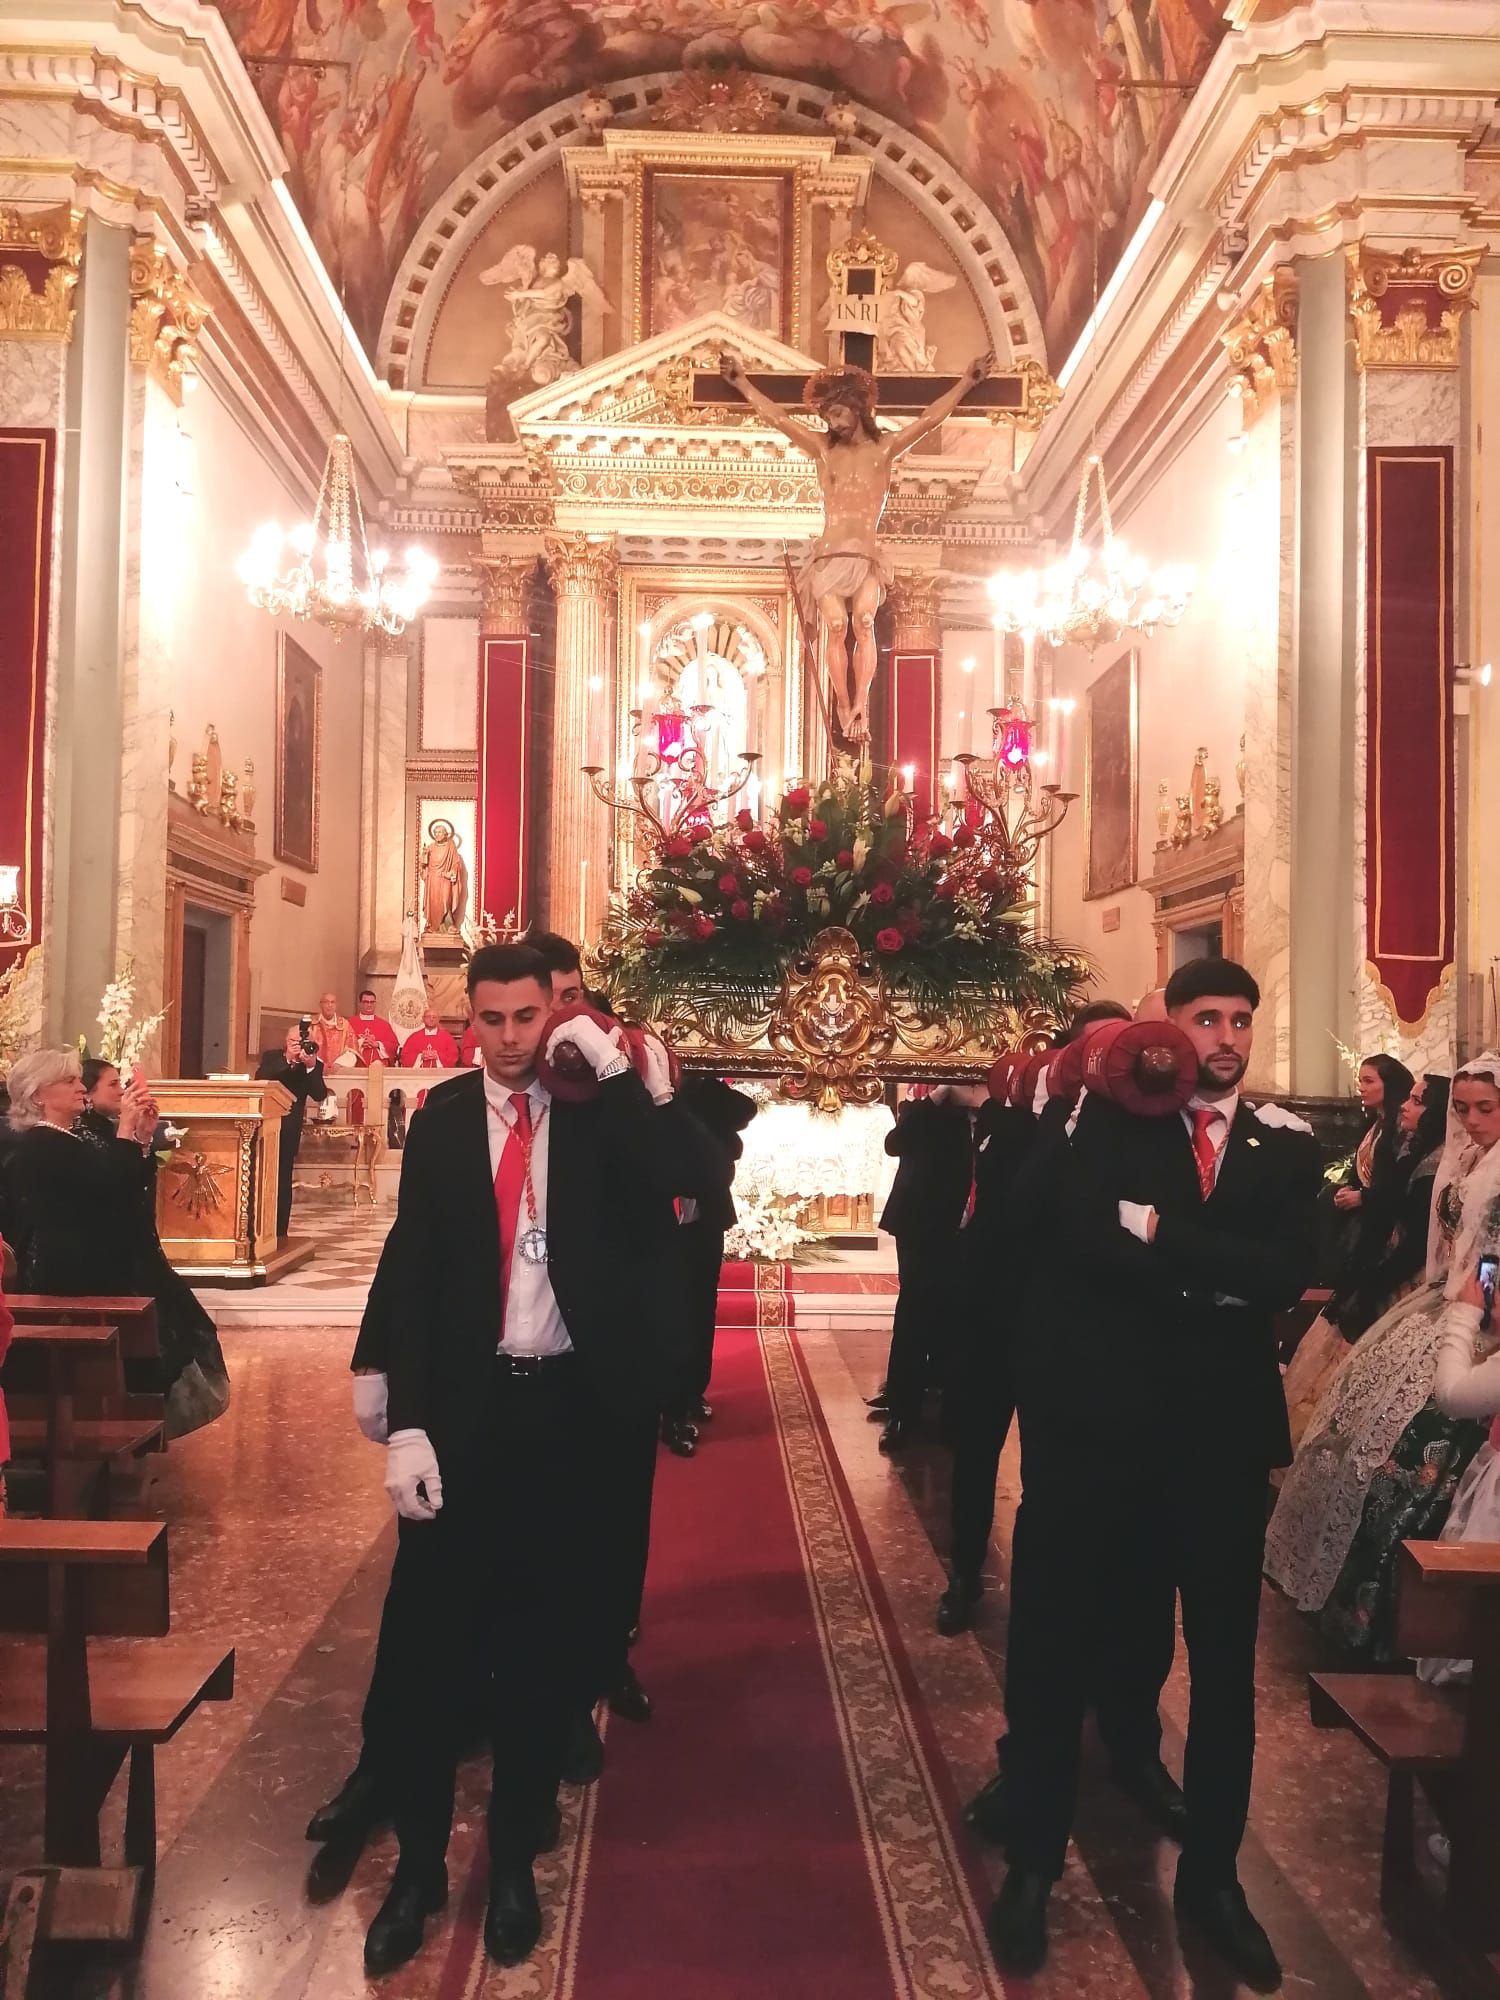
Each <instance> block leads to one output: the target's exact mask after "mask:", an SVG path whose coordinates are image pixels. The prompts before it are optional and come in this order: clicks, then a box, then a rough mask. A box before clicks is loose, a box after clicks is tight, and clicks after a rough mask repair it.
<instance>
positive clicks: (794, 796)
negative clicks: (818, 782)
mask: <svg viewBox="0 0 1500 2000" xmlns="http://www.w3.org/2000/svg"><path fill="white" fill-rule="evenodd" d="M811 804H812V793H811V792H810V791H809V790H808V789H807V787H806V785H794V786H793V787H792V789H791V790H790V791H789V792H788V793H787V794H786V796H785V797H784V798H783V799H782V801H781V810H782V811H783V812H789V813H805V812H806V811H807V808H808V807H809V806H810V805H811Z"/></svg>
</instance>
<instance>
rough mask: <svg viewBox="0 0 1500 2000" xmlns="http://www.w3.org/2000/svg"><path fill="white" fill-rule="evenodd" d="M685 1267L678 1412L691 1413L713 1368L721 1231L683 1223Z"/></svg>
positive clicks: (680, 1237)
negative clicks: (683, 1347) (682, 1365)
mask: <svg viewBox="0 0 1500 2000" xmlns="http://www.w3.org/2000/svg"><path fill="white" fill-rule="evenodd" d="M678 1240H679V1242H680V1243H681V1245H682V1251H683V1262H684V1264H685V1265H686V1268H687V1299H688V1315H689V1317H688V1343H687V1356H686V1372H685V1375H684V1379H683V1382H682V1385H681V1387H682V1414H683V1415H684V1416H691V1415H692V1413H693V1411H694V1410H695V1409H696V1408H697V1406H698V1404H699V1403H701V1402H702V1401H703V1398H704V1396H705V1395H706V1394H707V1393H708V1384H709V1380H710V1378H711V1377H712V1375H713V1372H714V1331H715V1328H716V1327H717V1325H718V1319H719V1273H720V1271H721V1269H722V1268H723V1264H724V1232H723V1230H722V1229H714V1228H711V1227H710V1225H709V1224H708V1223H706V1222H689V1223H685V1224H684V1225H683V1227H682V1229H681V1230H680V1231H679V1232H678Z"/></svg>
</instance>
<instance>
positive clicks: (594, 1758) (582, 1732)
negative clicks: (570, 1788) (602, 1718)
mask: <svg viewBox="0 0 1500 2000" xmlns="http://www.w3.org/2000/svg"><path fill="white" fill-rule="evenodd" d="M603 1769H604V1739H603V1737H602V1736H600V1734H599V1731H598V1729H597V1728H596V1727H595V1726H594V1711H593V1710H592V1709H591V1708H586V1709H584V1710H582V1712H581V1713H580V1714H578V1715H575V1716H574V1717H573V1719H572V1721H571V1722H570V1723H569V1724H568V1740H567V1742H566V1744H565V1745H564V1747H563V1766H562V1781H563V1783H564V1784H565V1785H592V1784H593V1783H594V1782H595V1780H596V1779H597V1778H598V1776H599V1774H600V1772H601V1771H602V1770H603Z"/></svg>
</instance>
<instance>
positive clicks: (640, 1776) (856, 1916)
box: [440, 1273, 1001, 2000]
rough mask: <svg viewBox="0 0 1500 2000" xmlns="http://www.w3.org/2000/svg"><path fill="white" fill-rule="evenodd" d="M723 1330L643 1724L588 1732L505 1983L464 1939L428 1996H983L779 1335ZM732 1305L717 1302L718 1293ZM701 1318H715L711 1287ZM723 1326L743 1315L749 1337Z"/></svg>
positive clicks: (774, 1324)
mask: <svg viewBox="0 0 1500 2000" xmlns="http://www.w3.org/2000/svg"><path fill="white" fill-rule="evenodd" d="M778 1275H779V1274H773V1273H764V1274H762V1275H761V1284H760V1286H759V1288H757V1289H756V1292H755V1302H756V1305H757V1306H758V1312H757V1314H756V1317H758V1318H759V1320H760V1322H761V1324H760V1330H759V1332H758V1333H757V1330H756V1329H755V1327H754V1326H752V1325H744V1324H741V1325H730V1326H725V1327H723V1328H722V1330H721V1331H720V1334H719V1339H718V1351H717V1359H716V1365H715V1370H714V1384H713V1402H714V1407H715V1412H716V1414H715V1418H714V1421H713V1424H712V1426H711V1429H710V1431H709V1433H708V1435H707V1436H706V1438H705V1441H704V1445H703V1448H702V1449H701V1450H700V1452H699V1455H698V1457H697V1458H696V1459H694V1460H692V1461H691V1462H688V1463H684V1462H682V1461H680V1460H677V1459H673V1458H669V1457H667V1456H665V1455H664V1456H663V1458H662V1460H661V1463H660V1467H659V1470H658V1476H657V1488H656V1513H655V1524H654V1532H653V1542H652V1554H651V1575H650V1581H649V1584H648V1588H647V1595H646V1606H645V1613H644V1620H643V1634H642V1638H641V1641H640V1645H639V1647H638V1649H637V1654H636V1660H637V1664H638V1666H639V1668H640V1672H641V1677H642V1679H643V1680H644V1681H645V1683H646V1685H647V1686H648V1687H649V1688H650V1690H651V1692H652V1694H653V1696H654V1697H655V1700H656V1705H657V1707H656V1718H655V1720H654V1721H653V1722H651V1723H650V1724H649V1725H647V1726H644V1727H641V1726H634V1727H632V1726H631V1725H629V1724H626V1723H620V1722H615V1723H613V1724H611V1725H610V1727H609V1729H608V1738H607V1743H608V1750H607V1761H606V1768H605V1774H604V1777H603V1780H602V1781H601V1783H600V1784H599V1785H598V1786H596V1787H595V1788H594V1789H593V1790H592V1791H591V1792H589V1793H587V1794H584V1795H582V1797H580V1795H579V1794H578V1793H576V1792H567V1791H565V1793H564V1800H565V1806H566V1814H567V1817H566V1825H565V1832H564V1843H563V1850H562V1851H561V1852H560V1853H559V1854H557V1855H554V1856H552V1857H549V1858H548V1859H547V1861H545V1862H544V1863H542V1864H540V1865H539V1871H538V1886H539V1888H540V1890H541V1894H542V1899H543V1906H544V1909H545V1911H546V1930H545V1933H544V1937H543V1942H542V1945H541V1947H540V1949H539V1951H538V1952H537V1954H536V1955H535V1957H534V1958H533V1959H532V1960H531V1961H530V1962H529V1963H528V1964H527V1965H526V1966H524V1967H520V1968H517V1969H516V1970H514V1971H511V1972H505V1971H502V1970H501V1969H500V1968H498V1967H496V1966H492V1965H489V1964H488V1963H487V1961H486V1960H485V1958H484V1955H483V1946H482V1943H481V1941H480V1938H479V1935H478V1932H479V1925H480V1922H481V1921H482V1916H483V1907H484V1902H483V1899H484V1863H483V1861H482V1859H481V1861H480V1862H479V1863H478V1864H477V1866H476V1870H475V1873H474V1876H473V1877H472V1878H471V1880H470V1882H469V1884H468V1886H467V1889H466V1891H465V1895H464V1899H463V1907H462V1910H461V1912H460V1914H459V1917H458V1921H457V1923H456V1925H455V1932H454V1936H453V1940H452V1948H451V1951H450V1953H449V1956H448V1961H447V1966H446V1969H445V1973H444V1977H443V1979H442V1983H441V1988H440V1995H441V2000H460V1996H462V2000H475V1996H483V2000H521V1996H525V2000H752V1996H753V2000H766V1996H768V1995H775V1996H776V2000H888V1997H889V2000H928V1996H931V1997H932V2000H939V1996H942V2000H967V1996H973V2000H981V1996H986V1995H990V1996H993V1995H998V1994H999V1993H1000V1991H1001V1988H1000V1986H999V1983H998V1980H997V1979H996V1977H995V1975H994V1974H993V1973H992V1972H991V1971H990V1970H989V1968H988V1964H987V1960H986V1954H985V1951H984V1945H983V1939H982V1934H981V1932H980V1929H979V1924H978V1918H977V1915H976V1913H975V1910H974V1907H973V1903H972V1900H971V1898H970V1896H969V1894H968V1890H967V1887H966V1885H965V1883H964V1880H963V1876H962V1871H961V1869H960V1867H959V1864H958V1862H957V1859H956V1855H955V1851H954V1844H953V1840H952V1836H951V1832H950V1830H949V1829H948V1827H947V1825H946V1824H945V1823H944V1817H943V1812H942V1809H941V1807H940V1806H939V1804H938V1803H937V1795H936V1793H935V1790H934V1787H933V1783H932V1779H931V1774H930V1772H929V1770H928V1768H927V1765H926V1762H925V1760H924V1756H923V1753H922V1750H921V1748H920V1746H919V1742H918V1737H917V1732H916V1730H915V1728H914V1726H913V1719H912V1717H911V1715H910V1712H909V1709H908V1707H907V1704H906V1700H905V1697H904V1695H903V1693H902V1691H901V1685H900V1680H899V1677H898V1675H897V1673H896V1671H895V1669H894V1665H893V1662H892V1660H891V1657H890V1653H889V1650H888V1648H889V1641H888V1637H887V1634H886V1633H885V1632H884V1631H883V1630H882V1626H881V1622H880V1620H879V1618H878V1616H877V1615H876V1612H875V1610H874V1608H873V1605H872V1602H871V1598H870V1594H869V1590H868V1586H867V1582H866V1579H865V1577H864V1574H863V1572H862V1569H861V1558H860V1556H859V1554H857V1553H856V1547H857V1546H858V1547H859V1548H863V1538H862V1537H858V1538H855V1537H852V1536H851V1534H850V1532H849V1528H848V1525H847V1524H846V1522H845V1519H844V1514H843V1511H842V1508H841V1505H840V1501H839V1498H838V1494H837V1491H836V1489H835V1486H834V1484H833V1483H832V1482H831V1481H830V1478H829V1471H828V1465H827V1461H826V1459H825V1457H824V1446H823V1443H822V1440H821V1436H820V1431H819V1427H818V1425H817V1422H816V1417H815V1413H814V1411H813V1410H812V1408H811V1406H810V1404H809V1401H808V1395H807V1391H806V1389H805V1386H804V1380H803V1377H802V1375H801V1373H800V1372H799V1370H798V1368H797V1365H796V1361H795V1357H794V1354H793V1351H792V1347H791V1343H790V1342H789V1340H788V1337H787V1333H786V1330H785V1326H786V1319H787V1317H788V1315H789V1311H790V1305H791V1301H790V1299H788V1298H787V1296H786V1294H785V1292H784V1291H783V1290H782V1288H781V1286H780V1284H779V1282H778ZM748 1289H749V1288H748V1287H744V1286H739V1287H733V1288H730V1291H731V1292H732V1293H733V1295H734V1296H735V1297H736V1298H737V1299H740V1298H743V1297H744V1296H745V1292H746V1290H748ZM724 1303H725V1307H726V1312H725V1317H726V1319H727V1318H729V1317H731V1316H733V1317H735V1318H739V1317H741V1314H740V1313H738V1312H733V1313H731V1309H730V1292H726V1296H725V1301H724ZM750 1316H751V1315H750V1314H749V1313H748V1312H747V1313H745V1314H744V1315H743V1317H744V1318H746V1319H748V1318H750Z"/></svg>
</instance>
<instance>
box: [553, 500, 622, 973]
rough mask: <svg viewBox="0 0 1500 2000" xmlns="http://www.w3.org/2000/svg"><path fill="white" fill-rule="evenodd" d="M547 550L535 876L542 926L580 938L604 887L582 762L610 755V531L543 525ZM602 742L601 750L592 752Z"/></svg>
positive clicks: (603, 760) (597, 822) (605, 835)
mask: <svg viewBox="0 0 1500 2000" xmlns="http://www.w3.org/2000/svg"><path fill="white" fill-rule="evenodd" d="M546 552H547V567H548V569H549V571H550V572H551V576H552V584H553V589H554V591H555V592H556V597H557V671H556V675H555V681H554V709H553V722H552V754H551V761H550V771H549V801H548V803H549V808H550V815H551V818H550V825H549V828H548V839H547V862H546V875H545V879H544V880H543V881H542V882H541V883H540V884H539V885H538V886H539V888H540V890H541V903H542V909H543V913H544V915H543V921H544V923H545V924H546V926H547V927H548V928H549V929H551V930H555V931H561V932H562V934H563V935H564V936H565V937H571V938H576V939H577V940H578V942H579V943H580V944H583V943H587V942H589V941H590V940H592V939H593V937H594V936H595V935H596V933H597V931H598V928H599V922H600V919H601V918H602V916H603V914H604V908H605V904H606V902H607V901H608V891H609V875H608V869H609V825H608V821H607V816H606V814H605V812H604V810H603V808H602V807H601V806H600V805H599V803H598V801H597V800H596V799H595V798H594V797H593V795H592V793H591V792H590V791H589V788H588V786H587V784H586V783H585V781H584V779H583V776H582V767H583V766H584V765H585V764H589V763H600V764H607V763H608V756H607V742H608V738H607V727H608V725H607V717H608V714H609V704H608V701H607V700H606V699H605V693H606V691H607V689H608V688H609V686H610V684H611V681H612V671H611V669H612V653H613V629H614V599H615V584H616V576H617V569H616V560H615V551H614V545H613V542H612V540H611V539H610V538H608V537H600V536H593V535H578V534H572V535H561V534H559V535H548V536H547V538H546ZM601 732H604V733H603V734H602V735H601ZM596 738H598V739H599V744H596ZM600 744H602V745H603V747H604V749H605V751H606V754H594V753H595V750H596V749H597V748H598V747H599V745H600Z"/></svg>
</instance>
